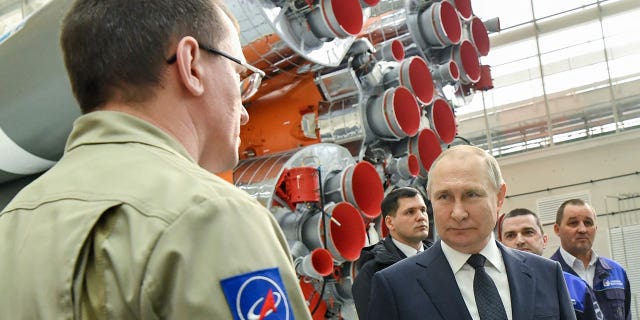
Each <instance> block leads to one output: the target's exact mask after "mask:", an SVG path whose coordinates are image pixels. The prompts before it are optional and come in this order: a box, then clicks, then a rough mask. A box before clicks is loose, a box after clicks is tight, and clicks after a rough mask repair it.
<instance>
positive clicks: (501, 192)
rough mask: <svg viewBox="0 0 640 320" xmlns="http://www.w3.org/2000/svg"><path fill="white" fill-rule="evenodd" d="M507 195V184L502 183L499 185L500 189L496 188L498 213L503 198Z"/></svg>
mask: <svg viewBox="0 0 640 320" xmlns="http://www.w3.org/2000/svg"><path fill="white" fill-rule="evenodd" d="M506 196H507V185H506V184H504V183H503V184H502V185H501V186H500V190H498V212H497V214H498V215H499V214H500V209H502V205H503V204H504V199H505V198H506Z"/></svg>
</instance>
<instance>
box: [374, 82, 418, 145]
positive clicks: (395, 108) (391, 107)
mask: <svg viewBox="0 0 640 320" xmlns="http://www.w3.org/2000/svg"><path fill="white" fill-rule="evenodd" d="M366 107H367V110H366V114H367V120H368V124H369V128H370V129H371V131H372V132H373V133H374V134H375V135H377V136H378V137H379V138H381V139H385V140H398V139H402V138H404V137H408V136H414V135H415V134H416V133H417V132H418V129H419V128H420V107H419V106H418V103H417V101H416V98H415V96H414V95H413V94H412V93H411V91H409V89H407V88H406V87H402V86H400V87H396V88H390V89H387V90H386V91H385V92H384V94H382V95H381V96H379V97H375V98H373V99H372V100H371V101H370V103H369V104H368V105H367V106H366Z"/></svg>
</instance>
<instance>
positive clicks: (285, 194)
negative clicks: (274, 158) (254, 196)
mask: <svg viewBox="0 0 640 320" xmlns="http://www.w3.org/2000/svg"><path fill="white" fill-rule="evenodd" d="M276 185H277V187H276V190H275V193H276V195H277V196H278V197H280V198H281V199H283V200H284V201H286V202H287V204H288V205H289V207H290V208H291V209H292V210H294V209H295V205H296V204H297V203H301V202H316V203H317V202H319V201H320V182H319V180H318V170H317V169H316V168H312V167H299V168H291V169H285V170H284V172H283V173H282V175H281V176H280V180H279V181H278V183H277V184H276Z"/></svg>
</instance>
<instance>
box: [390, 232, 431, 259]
mask: <svg viewBox="0 0 640 320" xmlns="http://www.w3.org/2000/svg"><path fill="white" fill-rule="evenodd" d="M391 241H393V244H395V245H396V247H398V249H400V251H402V253H404V255H405V256H407V258H408V257H411V256H414V255H416V254H418V253H420V252H422V251H423V250H424V245H422V246H420V250H416V248H414V247H412V246H409V245H406V244H404V243H402V242H400V241H398V240H396V239H394V238H393V237H392V238H391Z"/></svg>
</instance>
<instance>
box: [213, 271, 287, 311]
mask: <svg viewBox="0 0 640 320" xmlns="http://www.w3.org/2000/svg"><path fill="white" fill-rule="evenodd" d="M220 284H221V285H222V291H223V292H224V295H225V297H226V298H227V303H228V304H229V308H230V309H231V314H233V318H234V319H235V320H275V319H284V320H289V319H294V317H293V315H292V314H291V304H290V303H289V297H288V296H287V292H286V291H285V287H284V284H283V283H282V279H281V278H280V272H279V271H278V269H277V268H272V269H264V270H259V271H254V272H250V273H245V274H241V275H238V276H235V277H231V278H227V279H224V280H222V281H220Z"/></svg>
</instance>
